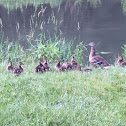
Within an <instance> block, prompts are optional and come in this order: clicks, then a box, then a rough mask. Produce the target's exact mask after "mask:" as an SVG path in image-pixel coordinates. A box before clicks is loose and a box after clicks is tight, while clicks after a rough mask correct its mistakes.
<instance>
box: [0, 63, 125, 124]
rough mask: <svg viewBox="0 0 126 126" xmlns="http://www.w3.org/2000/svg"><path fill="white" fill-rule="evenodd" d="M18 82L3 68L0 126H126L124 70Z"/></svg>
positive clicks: (26, 76) (27, 73)
mask: <svg viewBox="0 0 126 126" xmlns="http://www.w3.org/2000/svg"><path fill="white" fill-rule="evenodd" d="M35 66H36V63H31V64H30V65H28V64H25V65H24V73H23V74H22V75H21V76H19V77H14V76H13V75H12V73H10V72H7V71H6V70H5V69H6V64H4V63H1V64H0V126H2V125H11V126H17V125H19V126H40V125H43V126H125V125H126V68H119V67H117V66H113V67H112V69H110V70H104V69H94V70H93V71H92V72H90V73H81V72H77V71H71V72H61V73H58V72H57V71H55V70H54V65H52V67H51V68H52V71H51V72H49V73H44V74H36V73H34V67H35Z"/></svg>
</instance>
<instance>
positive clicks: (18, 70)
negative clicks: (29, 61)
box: [6, 61, 24, 76]
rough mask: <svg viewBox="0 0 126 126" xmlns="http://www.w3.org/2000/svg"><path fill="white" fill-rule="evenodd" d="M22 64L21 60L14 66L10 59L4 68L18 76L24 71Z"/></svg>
mask: <svg viewBox="0 0 126 126" xmlns="http://www.w3.org/2000/svg"><path fill="white" fill-rule="evenodd" d="M22 65H24V64H23V63H22V62H18V67H14V66H13V64H12V61H10V62H9V64H8V66H7V68H6V69H7V71H12V72H13V74H14V75H15V76H18V75H20V74H21V73H22V72H23V71H24V70H23V68H22Z"/></svg>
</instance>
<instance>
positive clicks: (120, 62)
mask: <svg viewBox="0 0 126 126" xmlns="http://www.w3.org/2000/svg"><path fill="white" fill-rule="evenodd" d="M117 63H118V65H119V66H122V67H123V66H126V61H124V59H123V56H118V61H117Z"/></svg>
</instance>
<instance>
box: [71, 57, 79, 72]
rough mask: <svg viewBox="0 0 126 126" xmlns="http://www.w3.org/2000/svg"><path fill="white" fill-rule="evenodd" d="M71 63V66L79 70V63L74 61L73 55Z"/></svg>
mask: <svg viewBox="0 0 126 126" xmlns="http://www.w3.org/2000/svg"><path fill="white" fill-rule="evenodd" d="M71 65H72V66H73V68H74V69H76V70H78V71H81V65H80V64H79V63H77V62H76V61H75V57H74V56H72V59H71Z"/></svg>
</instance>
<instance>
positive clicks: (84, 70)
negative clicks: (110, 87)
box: [82, 68, 92, 72]
mask: <svg viewBox="0 0 126 126" xmlns="http://www.w3.org/2000/svg"><path fill="white" fill-rule="evenodd" d="M90 71H92V69H89V68H84V69H83V70H82V72H90Z"/></svg>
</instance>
